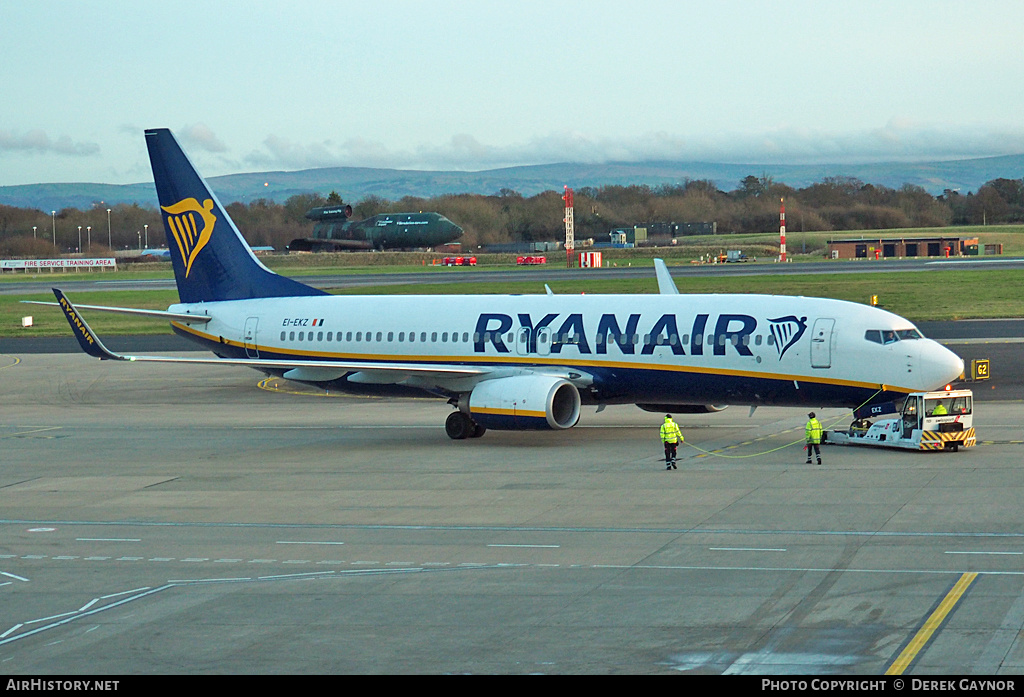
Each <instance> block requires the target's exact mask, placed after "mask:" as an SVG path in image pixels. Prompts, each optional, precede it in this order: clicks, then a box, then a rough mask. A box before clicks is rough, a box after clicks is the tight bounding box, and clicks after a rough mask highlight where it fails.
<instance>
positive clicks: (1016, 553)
mask: <svg viewBox="0 0 1024 697" xmlns="http://www.w3.org/2000/svg"><path fill="white" fill-rule="evenodd" d="M945 554H992V555H1006V556H1018V557H1019V556H1020V555H1022V554H1024V552H945Z"/></svg>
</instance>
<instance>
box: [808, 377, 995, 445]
mask: <svg viewBox="0 0 1024 697" xmlns="http://www.w3.org/2000/svg"><path fill="white" fill-rule="evenodd" d="M887 414H895V416H892V417H889V418H884V419H878V420H876V421H873V422H872V421H871V419H872V418H877V417H879V416H885V415H887ZM853 417H854V421H853V423H852V424H851V425H850V428H849V429H848V430H845V431H827V432H826V434H825V442H826V443H833V444H836V445H877V446H881V447H888V448H905V449H908V450H952V451H953V452H956V451H957V450H958V449H959V448H961V447H963V448H970V447H971V446H973V445H975V444H977V438H976V436H975V434H974V394H973V393H972V392H971V391H970V390H952V389H947V390H942V391H939V392H912V393H910V394H908V395H907V398H906V399H905V400H904V401H903V402H902V405H901V404H900V403H899V402H889V403H887V404H872V405H868V406H864V407H861V408H860V409H857V410H856V411H854V413H853Z"/></svg>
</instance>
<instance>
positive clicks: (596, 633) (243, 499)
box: [0, 342, 1024, 676]
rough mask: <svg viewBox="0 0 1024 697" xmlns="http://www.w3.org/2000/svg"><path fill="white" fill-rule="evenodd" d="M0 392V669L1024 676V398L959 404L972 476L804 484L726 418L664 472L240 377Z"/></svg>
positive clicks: (154, 374) (950, 466) (701, 425)
mask: <svg viewBox="0 0 1024 697" xmlns="http://www.w3.org/2000/svg"><path fill="white" fill-rule="evenodd" d="M979 345H981V346H984V344H980V343H978V342H975V343H964V344H963V345H962V347H964V348H967V347H977V346H979ZM998 346H1001V347H1003V348H1004V349H1005V350H1006V351H1007V359H1006V360H1007V361H1009V360H1010V357H1011V356H1012V355H1013V354H1012V352H1013V351H1016V350H1017V348H1018V347H1019V346H1020V344H1015V343H1006V342H1002V343H1000V344H998ZM972 350H975V349H972ZM978 350H981V349H978ZM0 366H3V367H2V368H0V378H2V379H0V395H2V399H0V463H2V466H0V505H2V511H3V513H2V520H0V665H3V667H4V669H5V671H6V672H8V673H10V674H20V675H28V674H33V675H40V674H58V675H68V674H91V675H96V674H120V675H129V674H147V673H175V674H177V673H185V674H208V673H238V674H282V673H283V674H320V673H408V674H424V673H429V674H439V673H499V674H525V673H548V674H617V673H628V674H668V673H686V674H748V675H749V674H767V675H784V674H800V675H854V674H856V675H881V674H882V673H885V672H886V671H887V670H890V669H892V667H893V666H894V665H901V666H903V674H904V675H907V676H911V675H923V674H932V675H935V674H945V675H951V674H957V675H959V674H966V675H995V674H1006V675H1015V674H1018V673H1020V672H1021V670H1022V669H1024V648H1022V646H1021V643H1020V640H1019V638H1018V637H1019V635H1020V632H1021V630H1022V628H1024V593H1022V591H1024V569H1022V567H1021V559H1022V557H1024V511H1022V508H1021V506H1020V501H1021V497H1022V494H1024V491H1022V488H1024V480H1022V478H1021V476H1020V472H1019V462H1020V460H1021V454H1022V453H1024V437H1022V436H1024V434H1022V432H1021V426H1020V424H1021V423H1024V403H1022V402H1020V401H1018V400H1019V397H1013V396H1012V395H1013V393H1012V392H1011V391H1010V389H1011V388H1010V386H1011V385H1014V384H1016V382H1019V375H1017V374H1016V373H1013V374H1011V371H1003V372H997V371H995V370H994V371H993V374H994V378H993V381H992V383H991V385H992V386H993V387H995V389H988V390H987V392H986V393H985V394H982V390H980V389H979V387H980V385H979V386H976V387H975V390H976V392H977V393H978V401H977V414H976V421H975V425H976V427H977V429H978V434H979V439H980V441H981V444H980V445H979V446H978V447H976V448H973V449H970V450H967V451H961V452H960V453H957V454H953V453H914V452H905V451H886V450H873V449H858V448H842V447H836V446H833V447H827V448H826V449H825V451H824V459H825V464H824V465H823V466H822V467H816V466H807V465H804V464H803V455H802V452H801V451H800V444H801V443H802V429H803V422H804V414H803V413H802V410H797V409H778V408H762V409H758V410H757V411H756V412H755V413H754V414H753V415H752V416H750V415H748V410H747V409H745V408H736V407H734V408H731V409H728V410H726V411H724V412H721V413H718V414H711V415H706V416H686V417H680V424H681V426H682V429H683V432H684V435H685V437H686V447H684V448H683V450H682V453H683V455H684V459H683V461H681V463H680V467H679V470H678V471H674V472H666V471H665V470H664V469H663V466H662V465H661V464H660V452H659V451H660V444H659V442H658V436H657V426H658V419H657V418H656V417H657V415H652V414H648V413H645V412H642V411H640V410H638V409H635V408H633V407H612V408H609V409H607V410H605V411H604V412H602V413H600V414H595V413H594V411H593V410H592V409H588V410H587V411H586V413H585V414H584V416H583V417H582V420H581V423H580V425H579V426H578V427H576V428H574V429H572V430H570V431H567V432H561V433H502V432H488V433H487V434H486V435H485V436H484V437H483V438H481V439H479V440H468V441H457V442H456V441H451V440H449V439H448V438H447V437H446V436H445V435H444V429H443V427H442V424H443V419H444V417H445V416H446V415H447V412H448V410H449V407H447V406H446V405H444V404H443V403H442V402H436V401H429V400H398V401H382V400H376V399H358V398H351V397H344V396H335V395H321V394H314V393H309V392H305V391H303V390H300V389H291V386H289V384H288V383H282V384H280V386H279V389H261V388H260V387H258V386H257V382H258V378H259V375H258V374H257V373H255V372H254V371H250V370H246V369H241V368H221V369H205V370H195V369H189V368H186V367H182V366H173V365H165V364H153V365H142V364H112V363H102V362H97V361H95V360H92V359H90V358H88V357H86V356H84V355H82V354H50V353H25V354H20V355H16V356H10V355H3V356H0ZM1014 389H1016V388H1014ZM819 416H822V415H821V414H820V413H819ZM822 421H823V422H824V423H825V425H826V427H829V426H831V425H845V424H846V423H847V421H848V417H847V416H846V415H845V414H844V413H843V412H842V411H841V410H825V412H824V414H823V417H822ZM957 589H959V592H958V594H957V595H955V597H954V595H953V593H954V591H956V590H957ZM951 598H952V600H951ZM943 601H945V602H943ZM940 606H945V607H947V608H948V609H947V612H948V614H946V615H944V616H943V618H942V620H941V623H939V624H938V629H937V630H936V631H935V632H934V633H933V634H931V635H930V636H929V637H927V639H926V640H921V641H920V646H919V648H917V649H916V650H913V651H912V655H910V656H909V657H908V656H907V651H908V650H911V648H912V647H913V646H914V645H915V642H914V641H912V640H914V639H915V638H918V637H920V633H921V631H922V628H923V627H924V626H925V625H926V623H927V621H928V620H929V618H931V617H933V616H934V613H935V612H936V611H937V608H938V607H940ZM901 657H902V660H903V663H900V660H901Z"/></svg>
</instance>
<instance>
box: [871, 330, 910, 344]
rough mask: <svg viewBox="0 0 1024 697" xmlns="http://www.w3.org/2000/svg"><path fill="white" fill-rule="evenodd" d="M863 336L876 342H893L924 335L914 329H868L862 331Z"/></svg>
mask: <svg viewBox="0 0 1024 697" xmlns="http://www.w3.org/2000/svg"><path fill="white" fill-rule="evenodd" d="M864 338H865V339H866V340H868V341H871V342H874V343H876V344H895V343H896V342H897V341H903V340H907V339H923V338H924V337H923V336H922V335H921V332H919V331H917V330H916V329H895V330H893V329H868V330H867V331H866V332H864Z"/></svg>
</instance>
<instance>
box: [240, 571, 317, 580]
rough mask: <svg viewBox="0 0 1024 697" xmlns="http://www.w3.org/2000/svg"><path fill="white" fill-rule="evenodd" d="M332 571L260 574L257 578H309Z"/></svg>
mask: <svg viewBox="0 0 1024 697" xmlns="http://www.w3.org/2000/svg"><path fill="white" fill-rule="evenodd" d="M333 573H334V572H333V571H312V572H310V573H306V574H279V575H277V576H260V577H259V579H258V580H260V581H269V580H272V579H278V578H309V577H311V576H312V577H316V576H326V575H328V574H333Z"/></svg>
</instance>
